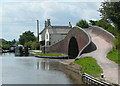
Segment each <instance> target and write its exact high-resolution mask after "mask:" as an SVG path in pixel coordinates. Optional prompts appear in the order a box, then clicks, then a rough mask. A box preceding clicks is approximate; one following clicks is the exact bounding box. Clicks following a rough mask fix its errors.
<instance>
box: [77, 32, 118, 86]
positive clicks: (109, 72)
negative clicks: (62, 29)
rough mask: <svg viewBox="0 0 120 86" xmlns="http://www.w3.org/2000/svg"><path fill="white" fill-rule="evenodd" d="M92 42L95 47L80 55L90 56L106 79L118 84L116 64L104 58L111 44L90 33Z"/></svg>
mask: <svg viewBox="0 0 120 86" xmlns="http://www.w3.org/2000/svg"><path fill="white" fill-rule="evenodd" d="M89 34H90V35H91V37H92V41H93V43H94V44H95V45H96V47H97V49H96V50H95V51H93V52H91V53H86V54H82V55H81V56H80V57H78V58H81V57H86V56H92V57H93V58H95V59H96V60H97V62H98V64H99V65H100V67H101V68H102V69H103V74H104V78H105V80H106V81H108V82H111V83H115V84H118V64H116V63H115V62H113V61H111V60H109V59H107V58H106V55H107V53H108V52H109V51H110V50H111V49H112V44H110V43H108V42H106V41H105V40H104V39H103V38H100V37H99V36H97V35H95V34H93V33H90V32H89Z"/></svg>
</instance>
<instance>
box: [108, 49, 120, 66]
mask: <svg viewBox="0 0 120 86" xmlns="http://www.w3.org/2000/svg"><path fill="white" fill-rule="evenodd" d="M107 58H108V59H110V60H111V61H114V62H115V63H117V64H120V58H119V57H118V50H112V51H110V52H109V53H108V54H107Z"/></svg>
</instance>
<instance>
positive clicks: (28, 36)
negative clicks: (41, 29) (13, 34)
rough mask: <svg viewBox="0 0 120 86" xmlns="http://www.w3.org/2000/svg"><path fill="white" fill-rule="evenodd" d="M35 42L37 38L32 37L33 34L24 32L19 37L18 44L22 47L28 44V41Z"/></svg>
mask: <svg viewBox="0 0 120 86" xmlns="http://www.w3.org/2000/svg"><path fill="white" fill-rule="evenodd" d="M36 40H37V38H36V37H35V36H34V34H33V32H31V31H26V32H24V33H23V34H22V35H20V38H19V43H20V44H22V45H24V44H25V43H26V42H29V41H32V42H33V41H36Z"/></svg>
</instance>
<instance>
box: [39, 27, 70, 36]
mask: <svg viewBox="0 0 120 86" xmlns="http://www.w3.org/2000/svg"><path fill="white" fill-rule="evenodd" d="M45 29H46V28H44V29H43V30H42V31H41V32H40V33H39V34H42V32H43V31H44V30H45ZM70 29H71V27H69V26H51V27H50V28H49V29H48V30H49V32H50V33H56V34H58V33H59V34H65V33H68V32H69V30H70Z"/></svg>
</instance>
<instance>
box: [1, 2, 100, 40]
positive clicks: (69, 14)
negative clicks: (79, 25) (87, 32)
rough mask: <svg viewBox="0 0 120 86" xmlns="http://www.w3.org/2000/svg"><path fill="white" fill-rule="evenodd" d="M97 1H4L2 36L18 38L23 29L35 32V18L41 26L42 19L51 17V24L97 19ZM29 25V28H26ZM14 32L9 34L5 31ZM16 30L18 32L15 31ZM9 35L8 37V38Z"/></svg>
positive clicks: (10, 38) (42, 23)
mask: <svg viewBox="0 0 120 86" xmlns="http://www.w3.org/2000/svg"><path fill="white" fill-rule="evenodd" d="M99 5H100V3H99V2H47V1H45V0H44V1H41V2H39V3H38V2H36V1H33V0H32V2H21V3H18V2H4V3H3V6H2V9H3V12H2V14H3V16H2V18H3V21H2V23H3V34H5V33H6V34H7V35H3V37H4V38H6V39H8V40H12V39H13V37H14V38H15V39H18V38H19V35H20V34H21V33H22V32H24V31H25V30H31V31H34V32H35V34H36V20H37V19H38V20H40V24H41V27H40V28H43V27H44V21H45V20H46V19H48V18H50V19H51V22H52V25H68V22H69V21H71V22H72V24H73V25H75V24H76V22H78V21H79V20H80V19H87V20H89V19H98V18H99V13H98V12H97V11H96V10H98V9H99V7H100V6H99ZM26 27H29V28H26ZM7 31H9V32H10V33H15V34H14V35H15V36H14V35H10V34H8V33H7ZM16 32H18V33H16ZM8 36H9V38H8Z"/></svg>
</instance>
